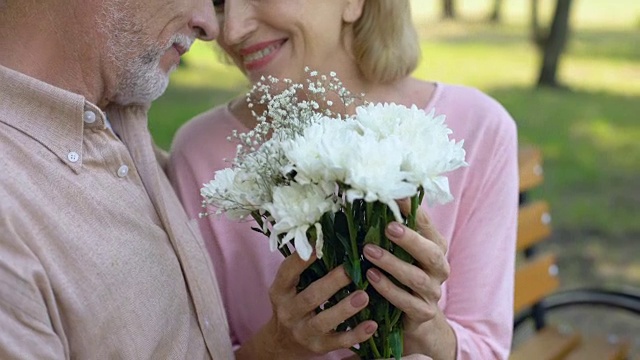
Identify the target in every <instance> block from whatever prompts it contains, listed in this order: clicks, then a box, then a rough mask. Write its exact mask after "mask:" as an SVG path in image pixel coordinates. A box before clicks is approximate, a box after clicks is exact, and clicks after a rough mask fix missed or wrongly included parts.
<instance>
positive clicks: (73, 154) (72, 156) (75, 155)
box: [67, 151, 80, 163]
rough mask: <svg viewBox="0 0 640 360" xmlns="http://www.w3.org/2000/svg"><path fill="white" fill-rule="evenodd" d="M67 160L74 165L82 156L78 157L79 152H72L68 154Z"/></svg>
mask: <svg viewBox="0 0 640 360" xmlns="http://www.w3.org/2000/svg"><path fill="white" fill-rule="evenodd" d="M67 159H69V161H71V162H72V163H74V162H77V161H78V160H80V155H78V153H77V152H75V151H72V152H70V153H68V154H67Z"/></svg>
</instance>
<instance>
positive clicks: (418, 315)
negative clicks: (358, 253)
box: [367, 269, 440, 322]
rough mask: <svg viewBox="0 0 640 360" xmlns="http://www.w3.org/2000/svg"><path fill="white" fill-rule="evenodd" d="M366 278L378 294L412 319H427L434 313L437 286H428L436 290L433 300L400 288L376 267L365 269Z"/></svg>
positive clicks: (437, 297)
mask: <svg viewBox="0 0 640 360" xmlns="http://www.w3.org/2000/svg"><path fill="white" fill-rule="evenodd" d="M367 279H368V280H369V283H370V284H371V286H373V287H374V288H375V289H376V291H378V293H380V295H382V296H383V297H384V298H385V299H387V300H389V302H390V303H392V304H393V305H394V306H395V307H397V308H398V309H400V310H402V311H403V312H404V313H405V315H406V316H408V317H409V318H411V319H413V320H414V321H417V322H425V321H429V320H431V319H433V317H434V316H435V315H436V307H437V300H438V299H440V287H439V286H435V287H434V286H429V287H428V288H429V289H431V291H435V292H437V293H435V294H434V296H433V298H432V299H433V300H428V299H424V298H421V297H417V296H414V295H413V294H411V293H408V292H407V291H405V290H403V289H401V288H400V287H398V286H397V285H396V284H394V283H393V282H392V281H391V280H390V279H389V278H388V277H386V276H385V275H384V274H383V273H382V272H381V271H380V270H378V269H369V270H367ZM426 281H428V278H427V280H426ZM425 300H426V302H425Z"/></svg>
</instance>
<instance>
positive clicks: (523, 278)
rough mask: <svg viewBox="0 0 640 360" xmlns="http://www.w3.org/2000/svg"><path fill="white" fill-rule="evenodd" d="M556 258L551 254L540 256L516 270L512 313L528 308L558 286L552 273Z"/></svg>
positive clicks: (556, 278) (558, 283) (556, 279)
mask: <svg viewBox="0 0 640 360" xmlns="http://www.w3.org/2000/svg"><path fill="white" fill-rule="evenodd" d="M555 263H556V258H555V256H554V255H553V254H546V255H540V256H538V257H536V258H535V259H533V260H531V261H528V262H527V263H525V264H523V265H521V266H519V267H518V269H517V270H516V279H515V297H514V311H515V312H516V313H518V312H520V311H521V310H523V309H525V308H528V307H530V306H532V305H534V304H535V303H537V302H538V301H540V300H541V299H542V298H544V297H545V296H547V295H549V294H551V293H552V292H554V291H555V290H556V289H557V288H558V287H559V286H560V282H559V281H558V277H557V276H556V275H557V274H555V273H554V272H553V271H551V270H553V267H555Z"/></svg>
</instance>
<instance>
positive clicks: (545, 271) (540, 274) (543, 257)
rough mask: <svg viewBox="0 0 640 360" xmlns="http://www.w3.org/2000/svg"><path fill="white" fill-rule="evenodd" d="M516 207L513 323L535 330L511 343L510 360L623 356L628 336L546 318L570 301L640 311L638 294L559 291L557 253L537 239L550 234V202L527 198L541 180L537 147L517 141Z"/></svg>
mask: <svg viewBox="0 0 640 360" xmlns="http://www.w3.org/2000/svg"><path fill="white" fill-rule="evenodd" d="M519 165H520V166H519V167H520V213H519V216H518V243H517V251H518V262H517V263H518V267H517V270H516V279H515V297H514V310H515V314H516V317H515V319H514V329H517V328H518V327H520V326H521V325H523V324H524V323H525V322H526V321H529V322H533V323H534V327H535V332H534V334H533V335H532V336H530V337H529V338H528V339H526V341H524V342H523V343H521V344H519V345H518V346H517V347H516V348H514V349H513V351H512V354H511V359H512V360H533V359H535V360H560V359H563V360H574V359H576V360H577V359H580V360H590V359H593V360H596V359H597V360H618V359H619V360H624V359H627V358H628V356H629V349H630V342H629V339H621V340H617V339H616V340H615V341H613V338H611V339H607V338H606V337H604V338H598V337H594V336H585V335H583V334H581V333H580V332H579V331H578V330H575V329H566V328H565V329H563V328H561V327H558V326H554V325H550V324H548V323H547V321H546V320H547V317H548V315H549V313H550V312H552V311H554V310H559V309H561V308H567V307H572V306H577V305H581V306H585V305H588V306H598V307H606V308H615V309H619V310H621V311H627V312H631V313H634V314H637V315H639V316H640V296H639V295H637V294H630V293H623V292H618V291H611V290H604V289H578V290H570V291H559V287H560V282H559V280H558V267H557V265H556V255H555V254H553V253H539V251H536V250H537V245H539V244H540V243H541V242H542V241H544V240H546V239H547V238H548V237H549V235H551V215H550V207H549V203H548V202H547V201H545V200H541V199H532V196H531V192H532V190H534V189H536V188H538V187H539V186H540V185H541V184H542V183H543V180H544V174H543V167H542V165H543V157H542V152H541V151H540V150H539V149H538V148H535V147H522V148H521V149H520V153H519Z"/></svg>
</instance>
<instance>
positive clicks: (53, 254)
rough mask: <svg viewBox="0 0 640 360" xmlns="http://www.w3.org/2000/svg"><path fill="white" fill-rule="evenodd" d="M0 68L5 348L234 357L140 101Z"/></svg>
mask: <svg viewBox="0 0 640 360" xmlns="http://www.w3.org/2000/svg"><path fill="white" fill-rule="evenodd" d="M104 116H105V115H104V113H103V112H102V111H100V109H98V108H97V107H96V106H95V105H93V104H91V103H89V102H87V101H86V100H85V99H84V98H83V97H82V96H80V95H77V94H73V93H70V92H67V91H64V90H61V89H59V88H55V87H53V86H51V85H48V84H46V83H43V82H40V81H38V80H36V79H33V78H30V77H27V76H25V75H23V74H20V73H17V72H15V71H12V70H9V69H7V68H4V67H2V66H0V359H71V358H73V359H127V360H128V359H189V360H191V359H208V358H214V359H230V358H232V357H233V353H232V350H231V344H230V340H229V338H228V332H229V330H228V325H227V322H226V319H225V314H224V309H223V307H222V303H221V300H220V294H219V292H218V288H217V284H216V282H215V278H214V276H213V268H212V265H211V262H210V260H209V258H208V256H207V252H206V250H205V248H204V245H203V243H202V240H201V237H200V235H199V233H198V227H197V224H195V223H194V222H189V221H188V218H187V216H186V215H185V213H184V211H183V209H182V207H181V206H180V203H179V201H178V199H177V197H176V196H175V194H174V192H173V191H172V189H171V186H170V184H169V182H168V180H167V178H166V176H165V174H164V173H163V171H162V169H161V168H160V167H159V165H158V162H157V160H156V158H155V155H154V151H153V144H152V139H151V136H150V135H149V132H148V130H147V117H146V110H145V109H143V108H137V107H130V108H113V109H108V110H107V116H108V118H109V120H110V121H111V124H112V126H113V129H114V130H115V132H116V133H117V134H118V137H119V138H120V139H121V140H120V139H119V138H118V137H116V136H115V135H114V133H113V132H112V131H111V130H109V129H108V128H107V127H106V126H105V117H104Z"/></svg>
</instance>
